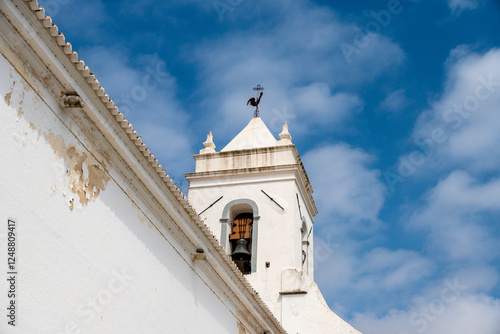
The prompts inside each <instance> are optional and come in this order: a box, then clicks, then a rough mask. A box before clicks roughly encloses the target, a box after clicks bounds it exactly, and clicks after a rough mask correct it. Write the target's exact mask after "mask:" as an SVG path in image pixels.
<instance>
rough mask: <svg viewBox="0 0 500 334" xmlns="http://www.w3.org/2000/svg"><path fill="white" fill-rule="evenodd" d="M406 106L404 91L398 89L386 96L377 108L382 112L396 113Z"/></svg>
mask: <svg viewBox="0 0 500 334" xmlns="http://www.w3.org/2000/svg"><path fill="white" fill-rule="evenodd" d="M406 104H407V100H406V93H405V90H404V89H399V90H396V91H394V92H392V93H390V94H389V95H387V96H386V97H385V99H384V100H382V102H380V106H379V108H380V109H382V110H384V111H390V112H397V111H400V110H401V109H403V108H404V107H405V106H406Z"/></svg>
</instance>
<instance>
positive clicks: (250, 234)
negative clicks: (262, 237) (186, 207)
mask: <svg viewBox="0 0 500 334" xmlns="http://www.w3.org/2000/svg"><path fill="white" fill-rule="evenodd" d="M259 218H260V216H259V208H258V207H257V205H256V204H255V202H254V201H252V200H251V199H248V198H240V199H235V200H232V201H230V202H229V203H227V204H226V206H225V207H224V210H223V211H222V216H221V218H220V222H221V245H222V247H224V248H225V249H226V251H227V253H228V255H229V256H231V258H232V259H233V261H234V262H235V263H236V265H237V266H238V268H239V269H240V271H241V272H242V273H243V274H250V273H253V272H255V271H256V270H257V252H258V249H257V248H258V247H257V245H258V243H257V238H258V235H259V233H258V227H259V224H258V222H259ZM240 228H241V231H240ZM240 236H242V237H240ZM240 240H241V241H240ZM238 241H239V243H238ZM235 252H236V253H235ZM247 252H248V254H247ZM233 254H234V256H233Z"/></svg>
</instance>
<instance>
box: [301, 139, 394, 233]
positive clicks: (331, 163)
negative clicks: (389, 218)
mask: <svg viewBox="0 0 500 334" xmlns="http://www.w3.org/2000/svg"><path fill="white" fill-rule="evenodd" d="M374 159H375V158H374V157H373V156H372V155H369V154H367V153H366V152H364V151H363V150H361V149H354V148H351V147H349V146H348V145H346V144H338V145H328V146H324V147H320V148H317V149H314V150H312V151H309V152H307V153H306V154H305V155H304V156H303V161H304V165H305V166H306V169H307V172H308V174H309V178H310V179H311V183H312V184H313V185H314V198H315V200H316V204H317V206H318V210H319V212H320V215H321V217H330V220H332V221H333V220H336V221H337V220H338V222H339V223H342V224H357V223H363V222H364V223H368V224H369V225H372V224H375V225H378V218H377V216H378V213H379V211H380V208H381V207H382V204H383V202H384V194H385V187H384V186H383V184H382V182H381V181H380V179H379V176H380V172H379V171H378V170H375V169H370V167H369V165H370V163H371V162H373V160H374ZM318 217H319V216H318ZM358 227H359V226H358Z"/></svg>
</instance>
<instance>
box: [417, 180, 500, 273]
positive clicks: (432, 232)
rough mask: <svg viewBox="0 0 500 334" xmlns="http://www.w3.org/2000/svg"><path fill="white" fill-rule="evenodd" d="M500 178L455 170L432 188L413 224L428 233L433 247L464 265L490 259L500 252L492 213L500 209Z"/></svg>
mask: <svg viewBox="0 0 500 334" xmlns="http://www.w3.org/2000/svg"><path fill="white" fill-rule="evenodd" d="M498 198H500V180H498V179H495V180H491V181H487V182H479V181H478V180H475V179H474V178H472V177H471V176H470V175H469V174H467V173H465V172H462V171H455V172H453V173H451V174H450V175H449V176H448V177H447V178H446V179H444V180H442V181H440V182H439V184H438V185H437V186H436V187H435V188H434V189H433V190H431V191H430V193H429V195H428V196H427V200H426V202H425V204H424V205H423V207H422V208H420V209H418V210H417V211H416V213H415V214H414V215H413V217H412V218H411V220H410V226H411V227H412V228H415V229H417V230H423V231H426V232H427V233H428V240H429V247H430V249H431V251H432V252H433V253H434V254H435V255H436V256H439V257H440V258H442V259H446V260H447V261H452V263H453V262H456V261H460V262H461V265H462V266H464V265H469V264H471V263H474V264H476V265H477V264H480V263H487V262H488V261H490V260H491V259H492V258H495V257H497V256H498V255H499V254H500V247H499V246H498V245H497V244H498V243H497V237H498V236H496V234H498V231H496V229H495V227H494V225H492V224H491V221H490V218H488V214H489V213H498V212H500V202H498Z"/></svg>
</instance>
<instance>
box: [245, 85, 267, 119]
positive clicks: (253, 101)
mask: <svg viewBox="0 0 500 334" xmlns="http://www.w3.org/2000/svg"><path fill="white" fill-rule="evenodd" d="M253 90H254V91H256V92H260V95H259V96H258V97H257V99H255V97H252V98H250V100H248V102H247V105H248V104H251V105H252V106H254V107H255V111H254V112H253V117H259V103H260V99H261V97H262V95H263V94H264V93H262V91H263V90H264V87H262V86H261V85H257V86H256V87H254V88H253Z"/></svg>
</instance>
